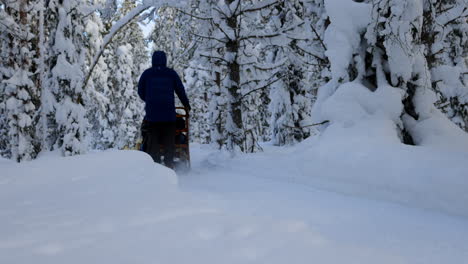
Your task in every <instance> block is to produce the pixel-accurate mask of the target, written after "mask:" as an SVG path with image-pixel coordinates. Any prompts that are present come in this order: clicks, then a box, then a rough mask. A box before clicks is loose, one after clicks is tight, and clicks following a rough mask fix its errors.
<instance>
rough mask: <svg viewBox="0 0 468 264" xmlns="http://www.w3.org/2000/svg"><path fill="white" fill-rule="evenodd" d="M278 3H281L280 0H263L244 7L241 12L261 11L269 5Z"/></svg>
mask: <svg viewBox="0 0 468 264" xmlns="http://www.w3.org/2000/svg"><path fill="white" fill-rule="evenodd" d="M276 4H279V1H278V0H266V1H261V2H260V3H258V4H254V5H251V6H248V7H246V8H244V9H242V11H241V13H248V12H256V11H260V10H262V9H264V8H267V7H270V6H273V5H276Z"/></svg>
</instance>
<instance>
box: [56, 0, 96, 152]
mask: <svg viewBox="0 0 468 264" xmlns="http://www.w3.org/2000/svg"><path fill="white" fill-rule="evenodd" d="M48 12H49V16H50V18H52V19H51V20H49V22H50V23H54V22H55V23H56V24H52V28H53V30H52V31H51V32H50V33H49V34H50V41H51V45H50V59H49V63H50V64H49V67H50V72H49V89H50V91H51V93H52V95H53V99H52V100H53V101H52V102H53V103H52V104H53V113H52V114H53V115H54V117H55V120H54V123H55V124H52V125H53V127H54V130H56V131H57V134H56V138H53V142H54V145H55V146H54V147H55V148H60V149H61V151H62V153H63V155H65V156H69V155H75V154H81V153H84V152H86V150H87V149H88V138H87V132H88V120H87V118H86V109H85V106H84V100H85V98H83V96H84V95H85V93H84V91H83V85H82V82H83V79H84V65H85V61H86V50H85V48H84V47H85V35H84V34H83V33H84V32H85V21H84V19H85V16H86V15H89V13H90V12H91V10H89V7H88V5H87V4H86V3H83V2H82V1H66V2H63V1H50V2H49V5H48Z"/></svg>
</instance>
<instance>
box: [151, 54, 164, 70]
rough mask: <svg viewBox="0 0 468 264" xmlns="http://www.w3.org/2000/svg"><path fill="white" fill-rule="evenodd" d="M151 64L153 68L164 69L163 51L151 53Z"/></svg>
mask: <svg viewBox="0 0 468 264" xmlns="http://www.w3.org/2000/svg"><path fill="white" fill-rule="evenodd" d="M152 64H153V67H157V66H164V67H166V65H167V57H166V53H164V51H160V50H158V51H155V52H154V53H153V60H152Z"/></svg>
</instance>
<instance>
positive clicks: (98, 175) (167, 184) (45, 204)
mask: <svg viewBox="0 0 468 264" xmlns="http://www.w3.org/2000/svg"><path fill="white" fill-rule="evenodd" d="M363 124H364V123H363V122H361V123H360V125H363ZM339 126H340V125H339V124H338V123H337V124H335V125H334V124H332V125H330V126H329V127H328V129H327V134H324V135H322V136H321V138H312V139H310V140H307V141H306V142H304V143H302V144H299V145H297V146H294V147H286V148H285V147H282V148H280V147H273V146H271V145H268V144H266V145H264V146H263V147H264V150H265V151H264V152H263V153H257V154H249V155H238V156H237V157H235V158H230V157H229V155H228V154H226V153H224V152H218V151H215V150H214V149H213V148H211V147H210V146H206V145H197V144H192V157H193V160H192V171H191V172H190V173H189V174H186V175H179V176H176V175H175V173H174V172H173V171H171V170H169V169H166V168H164V167H162V166H160V165H158V164H154V163H153V162H152V160H151V158H150V157H149V156H147V155H146V154H144V153H141V152H136V151H115V150H114V151H106V152H99V153H91V154H87V155H82V156H76V157H67V158H63V157H58V155H56V154H47V155H45V156H42V157H41V158H39V159H38V160H35V161H32V162H27V163H22V164H16V163H13V162H10V161H7V160H3V159H2V160H0V171H1V174H0V263H15V264H16V263H18V264H20V263H47V264H53V263H132V264H134V263H174V264H177V263H193V264H197V263H200V264H205V263H273V264H274V263H311V262H316V263H360V264H365V263H392V264H395V263H424V264H427V263H468V218H466V217H463V216H455V215H450V214H446V213H445V212H450V213H452V214H458V215H464V216H468V210H467V204H468V196H467V195H466V192H463V191H464V190H466V189H467V187H468V184H467V182H468V181H467V179H466V175H468V174H467V171H468V165H466V164H467V163H466V161H467V160H468V153H462V152H440V151H439V152H434V151H428V149H425V148H424V147H408V146H403V145H401V146H398V145H395V144H391V145H389V144H386V143H385V141H384V142H382V141H379V140H375V141H370V142H372V143H373V144H369V143H367V144H364V142H365V141H364V138H365V136H361V137H354V136H355V135H353V134H352V132H353V129H348V130H347V131H348V132H349V133H350V135H349V138H344V137H341V138H343V139H342V140H339V138H340V137H335V136H333V131H335V132H336V133H340V132H339V131H340V130H341V128H340V127H339ZM373 132H375V131H373V130H370V131H369V135H367V137H372V136H373ZM351 138H354V140H349V139H351ZM367 140H368V138H367ZM366 142H369V141H366ZM379 142H380V143H379ZM340 193H341V194H340ZM343 193H344V194H346V195H344V194H343ZM350 194H351V195H350ZM376 198H377V199H376ZM385 200H392V201H397V202H401V203H404V204H406V205H410V206H406V205H399V204H398V203H392V202H388V201H385ZM421 208H430V209H435V210H425V209H421Z"/></svg>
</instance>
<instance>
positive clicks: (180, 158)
mask: <svg viewBox="0 0 468 264" xmlns="http://www.w3.org/2000/svg"><path fill="white" fill-rule="evenodd" d="M176 119H177V121H176V133H175V137H176V140H175V150H174V166H175V168H176V169H177V170H182V171H188V170H189V169H190V167H191V164H190V116H189V112H188V110H187V109H186V108H185V107H176ZM163 149H164V148H163V146H162V145H161V151H164V150H163ZM135 150H141V151H143V138H142V137H140V138H139V139H138V141H137V143H136V145H135Z"/></svg>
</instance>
